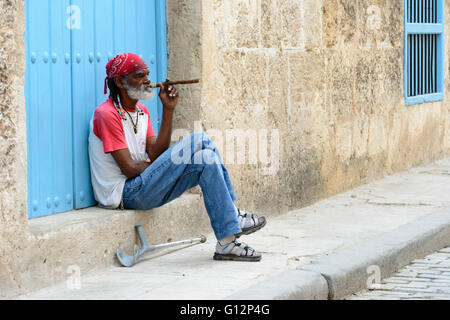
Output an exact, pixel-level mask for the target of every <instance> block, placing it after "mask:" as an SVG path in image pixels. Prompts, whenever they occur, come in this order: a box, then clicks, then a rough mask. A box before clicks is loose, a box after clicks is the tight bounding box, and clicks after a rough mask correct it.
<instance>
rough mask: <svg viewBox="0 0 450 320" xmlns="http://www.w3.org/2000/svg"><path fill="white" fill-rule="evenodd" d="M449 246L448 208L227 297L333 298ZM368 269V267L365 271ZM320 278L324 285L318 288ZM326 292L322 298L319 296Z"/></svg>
mask: <svg viewBox="0 0 450 320" xmlns="http://www.w3.org/2000/svg"><path fill="white" fill-rule="evenodd" d="M448 245H450V208H445V209H443V210H440V211H436V212H434V213H432V214H430V215H428V216H425V217H423V218H420V219H418V220H416V221H414V222H411V223H408V224H406V225H403V226H401V227H399V228H397V229H395V230H392V231H389V232H387V233H384V234H381V235H379V236H377V237H375V238H372V239H369V240H366V241H363V242H360V243H357V244H354V245H351V246H349V247H347V248H344V249H342V250H340V251H338V252H335V253H332V254H329V255H328V256H325V257H322V258H319V259H317V260H315V261H313V262H311V264H308V265H302V266H300V267H298V269H297V270H296V271H292V270H288V271H284V272H282V273H281V274H279V275H277V276H274V277H272V278H269V279H267V280H265V281H263V282H261V283H259V284H256V285H254V286H252V287H250V288H248V289H245V290H242V291H240V292H237V293H236V294H233V295H232V296H229V297H227V298H226V299H235V300H241V299H246V300H258V299H261V300H278V299H296V300H297V299H298V300H303V299H306V300H314V299H327V296H328V299H330V300H338V299H342V298H344V297H346V296H349V295H351V294H352V293H355V292H358V291H360V290H363V289H366V288H367V282H368V280H369V278H370V277H376V276H377V273H378V271H379V273H378V275H379V276H380V277H381V279H383V278H386V277H389V276H390V275H392V274H393V273H395V272H396V271H397V270H398V269H400V268H402V267H404V266H405V265H408V264H409V263H410V262H411V261H412V260H414V259H418V258H423V257H424V256H426V255H428V254H430V253H433V252H434V251H436V250H439V249H441V248H443V247H446V246H448ZM369 267H372V268H369ZM319 277H322V280H325V282H326V283H327V288H326V287H325V288H324V287H323V283H324V282H323V281H321V280H320V279H318V278H319ZM325 292H327V293H328V294H327V295H325V294H324V293H325Z"/></svg>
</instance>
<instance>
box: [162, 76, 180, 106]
mask: <svg viewBox="0 0 450 320" xmlns="http://www.w3.org/2000/svg"><path fill="white" fill-rule="evenodd" d="M167 82H169V79H166V82H164V83H163V84H162V85H161V89H160V91H159V98H160V99H161V102H162V104H163V107H164V111H166V110H167V111H174V110H175V107H176V105H177V103H178V97H179V95H178V91H177V89H176V88H175V87H174V86H173V85H169V84H166V83H167Z"/></svg>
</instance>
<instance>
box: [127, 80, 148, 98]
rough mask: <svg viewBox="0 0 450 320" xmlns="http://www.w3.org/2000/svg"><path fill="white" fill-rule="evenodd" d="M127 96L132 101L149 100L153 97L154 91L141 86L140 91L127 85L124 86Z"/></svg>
mask: <svg viewBox="0 0 450 320" xmlns="http://www.w3.org/2000/svg"><path fill="white" fill-rule="evenodd" d="M124 87H125V89H126V90H127V94H128V96H129V97H130V98H131V99H134V100H144V101H145V100H151V99H153V98H154V97H155V91H154V90H153V89H152V88H149V87H145V85H142V87H141V88H140V89H136V88H133V87H132V86H130V85H129V84H128V83H126V84H124Z"/></svg>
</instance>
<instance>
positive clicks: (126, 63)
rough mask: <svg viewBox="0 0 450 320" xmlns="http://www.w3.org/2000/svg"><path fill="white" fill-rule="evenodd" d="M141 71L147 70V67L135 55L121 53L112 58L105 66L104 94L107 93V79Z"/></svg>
mask: <svg viewBox="0 0 450 320" xmlns="http://www.w3.org/2000/svg"><path fill="white" fill-rule="evenodd" d="M142 69H148V67H147V64H146V63H145V61H144V60H142V58H141V57H139V56H138V55H137V54H134V53H121V54H119V55H117V56H115V57H114V58H112V59H111V61H109V62H108V64H107V65H106V78H105V94H106V93H107V91H106V88H107V82H108V79H112V78H114V77H115V76H121V75H124V74H128V73H133V72H135V71H138V70H142Z"/></svg>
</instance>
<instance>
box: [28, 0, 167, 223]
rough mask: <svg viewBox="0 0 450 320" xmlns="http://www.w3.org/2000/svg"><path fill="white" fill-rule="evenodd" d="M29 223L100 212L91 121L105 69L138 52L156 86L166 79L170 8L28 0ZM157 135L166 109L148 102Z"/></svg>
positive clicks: (140, 2) (127, 0) (155, 2)
mask: <svg viewBox="0 0 450 320" xmlns="http://www.w3.org/2000/svg"><path fill="white" fill-rule="evenodd" d="M25 5H26V19H27V20H26V33H25V44H26V48H27V54H26V59H27V69H26V74H25V101H26V112H27V147H28V153H27V155H28V158H27V165H28V179H27V180H28V216H29V218H37V217H42V216H47V215H52V214H55V213H60V212H65V211H70V210H73V209H80V208H85V207H89V206H93V205H95V204H96V203H95V201H94V197H93V192H92V186H91V177H90V167H89V156H88V135H89V121H90V119H91V116H92V114H93V111H94V109H95V108H96V106H98V105H99V104H101V103H102V102H104V101H105V100H106V99H107V98H108V96H107V95H104V93H103V88H104V79H105V76H106V73H105V66H106V64H107V62H108V61H109V60H110V59H111V58H112V57H113V56H115V55H116V54H118V53H122V52H134V53H137V54H139V55H140V56H141V57H142V58H143V59H144V60H145V61H146V62H147V64H148V66H149V69H150V77H151V80H152V82H159V81H164V79H165V78H166V77H167V47H166V40H167V36H166V11H165V10H166V9H165V0H95V1H94V0H25ZM143 103H144V104H145V105H146V106H147V108H148V110H149V111H150V113H151V117H152V122H153V127H154V128H155V131H156V132H158V129H159V125H160V121H159V120H160V119H159V118H160V117H159V115H160V114H161V112H162V105H161V103H160V101H159V99H157V98H156V97H155V98H154V99H153V100H150V101H143Z"/></svg>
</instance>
